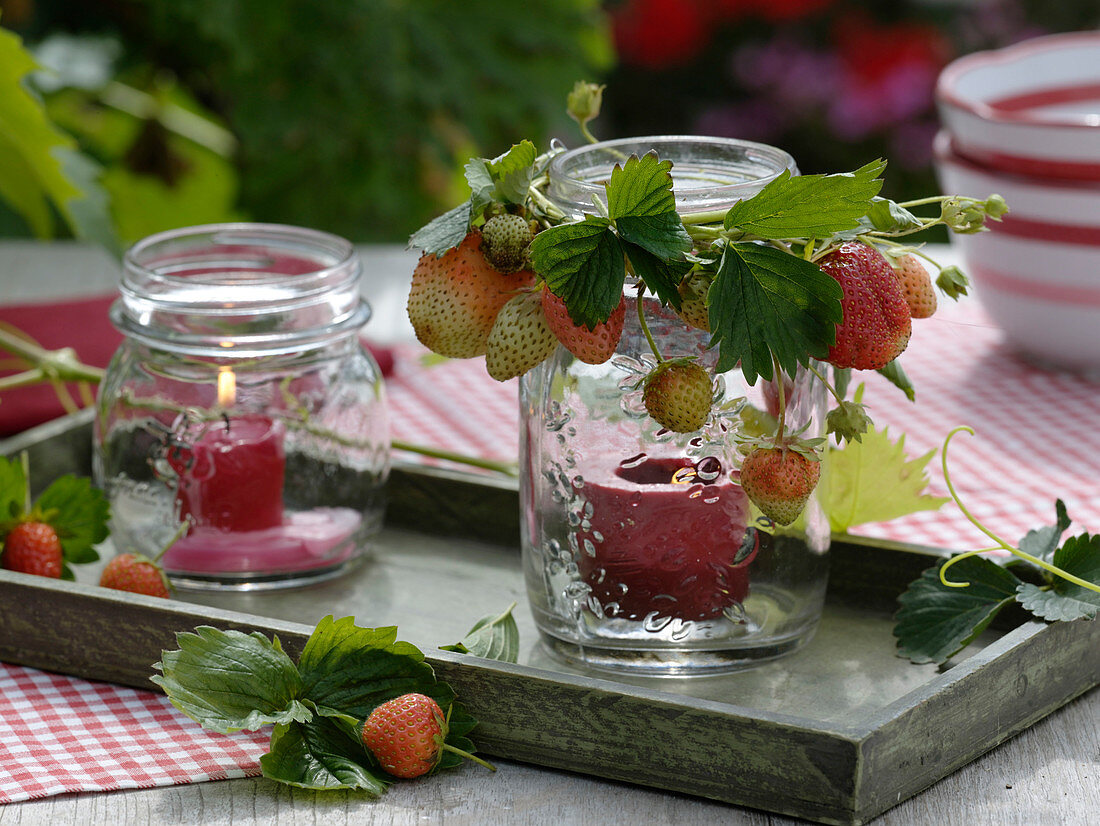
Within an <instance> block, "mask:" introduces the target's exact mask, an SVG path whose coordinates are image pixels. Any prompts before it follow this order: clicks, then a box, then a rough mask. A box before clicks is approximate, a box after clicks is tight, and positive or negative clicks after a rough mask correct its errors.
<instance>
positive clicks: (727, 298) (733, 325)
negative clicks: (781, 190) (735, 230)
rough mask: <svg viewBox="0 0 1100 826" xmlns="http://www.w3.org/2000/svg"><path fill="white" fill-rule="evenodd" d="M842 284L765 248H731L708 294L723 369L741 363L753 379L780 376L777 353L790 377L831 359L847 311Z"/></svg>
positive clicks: (713, 340) (713, 336)
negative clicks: (774, 365)
mask: <svg viewBox="0 0 1100 826" xmlns="http://www.w3.org/2000/svg"><path fill="white" fill-rule="evenodd" d="M841 295H842V291H841V288H840V284H838V283H837V282H836V280H835V279H833V278H832V277H830V276H828V275H826V274H825V273H823V272H822V271H821V269H820V268H819V267H818V266H817V265H816V264H812V263H810V262H809V261H804V260H802V259H801V258H798V257H796V256H794V255H791V254H789V253H786V252H783V251H782V250H778V249H775V248H774V247H770V246H764V245H761V244H752V243H746V244H730V245H729V246H727V247H726V249H725V251H724V252H723V254H722V260H721V263H720V264H719V267H718V275H717V277H716V278H715V280H714V283H713V284H712V285H711V288H710V291H709V292H708V294H707V303H708V305H709V307H710V328H711V344H712V345H714V344H718V345H719V346H720V348H721V350H720V354H719V359H718V367H717V369H718V371H719V372H725V371H726V370H731V369H733V368H734V367H736V366H737V363H738V362H740V363H741V370H742V372H743V373H744V374H745V378H746V380H747V381H748V382H749V383H750V384H752V383H755V381H756V377H757V376H758V375H760V376H763V377H764V378H765V379H769V380H770V379H771V378H772V354H774V355H775V357H776V358H777V359H778V360H779V364H780V366H781V367H782V368H783V369H784V370H785V371H786V372H787V373H788V374H790V375H793V374H794V373H795V370H796V365H798V364H802V365H806V364H808V363H809V360H810V358H824V357H825V355H827V354H828V351H829V346H830V345H831V344H833V342H835V341H836V325H837V324H839V323H840V321H841V318H842V316H843V311H842V309H841V305H840V298H841Z"/></svg>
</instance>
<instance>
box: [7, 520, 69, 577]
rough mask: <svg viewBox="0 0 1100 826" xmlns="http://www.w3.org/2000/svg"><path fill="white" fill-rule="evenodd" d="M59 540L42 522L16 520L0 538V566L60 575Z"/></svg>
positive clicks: (54, 532) (30, 572)
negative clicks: (0, 544)
mask: <svg viewBox="0 0 1100 826" xmlns="http://www.w3.org/2000/svg"><path fill="white" fill-rule="evenodd" d="M61 560H62V553H61V540H60V539H58V538H57V531H55V530H54V529H53V528H51V527H50V526H49V525H47V524H45V523H44V522H20V523H19V524H18V525H16V526H15V527H14V528H12V529H11V531H9V532H8V535H7V538H6V539H5V540H4V552H3V557H2V561H3V566H4V567H5V568H7V569H8V570H9V571H20V572H22V573H24V574H37V575H38V576H48V577H52V578H54V579H60V578H61V571H62V564H61Z"/></svg>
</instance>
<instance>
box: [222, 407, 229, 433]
mask: <svg viewBox="0 0 1100 826" xmlns="http://www.w3.org/2000/svg"><path fill="white" fill-rule="evenodd" d="M222 421H224V422H225V435H226V436H228V435H229V411H227V410H223V411H222Z"/></svg>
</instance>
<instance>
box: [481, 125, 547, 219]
mask: <svg viewBox="0 0 1100 826" xmlns="http://www.w3.org/2000/svg"><path fill="white" fill-rule="evenodd" d="M537 155H538V152H537V151H536V149H535V145H534V144H533V143H531V141H529V140H523V141H520V142H519V143H517V144H513V146H512V148H511V149H509V150H508V151H507V152H505V153H504V154H503V155H501V156H500V157H498V158H494V159H493V160H492V161H490V162H489V165H488V169H489V174H490V176H491V178H492V181H493V184H494V187H495V192H496V195H497V197H498V198H499V200H501V201H502V202H504V203H509V204H524V203H526V201H527V194H528V190H529V189H530V187H531V179H532V178H533V177H534V172H535V166H534V165H535V157H536V156H537Z"/></svg>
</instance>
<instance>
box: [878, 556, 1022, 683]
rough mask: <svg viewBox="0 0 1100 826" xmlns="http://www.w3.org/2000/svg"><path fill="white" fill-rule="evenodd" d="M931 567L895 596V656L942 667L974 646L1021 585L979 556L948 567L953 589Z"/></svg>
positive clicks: (1010, 573) (1012, 576)
mask: <svg viewBox="0 0 1100 826" xmlns="http://www.w3.org/2000/svg"><path fill="white" fill-rule="evenodd" d="M943 564H944V563H943V562H941V563H940V564H939V565H937V566H935V567H933V568H929V569H928V570H926V571H925V572H924V573H922V574H921V575H920V577H919V578H918V579H916V580H914V581H913V582H912V583H910V585H909V588H908V589H907V590H906V591H905V593H903V594H902V595H901V596H900V597H898V602H899V603H901V609H900V610H899V611H898V613H897V615H896V617H895V619H896V620H897V624H896V625H895V627H894V636H895V637H897V639H898V656H901V657H907V658H908V659H910V660H911V661H913V662H914V663H945V662H947V661H948V660H949V659H951V658H952V657H953V656H955V654H957V653H958V652H959V651H961V650H962V649H963V648H965V647H966V646H967V645H969V644H970V643H971V642H973V641H974V640H975V639H976V638H977V636H978V635H979V634H981V633H982V631H984V630H985V629H986V627H988V625H989V623H990V622H992V621H993V618H994V617H995V616H996V615H997V612H998V611H1000V610H1001V609H1002V608H1004V607H1005V606H1006V605H1008V604H1009V603H1010V602H1012V601H1013V600H1014V599H1015V598H1016V589H1017V588H1018V587H1019V586H1020V585H1021V584H1022V583H1021V581H1020V580H1019V578H1017V577H1016V575H1015V574H1013V573H1012V572H1011V571H1009V570H1007V569H1005V568H1003V567H1001V566H1000V565H997V564H996V563H995V562H990V561H989V560H988V559H984V558H982V557H978V556H972V557H967V558H966V559H963V560H960V561H959V562H958V563H956V564H954V565H952V567H951V570H950V571H949V572H948V575H949V577H950V578H951V580H952V581H954V582H969V583H970V584H969V585H967V586H966V587H965V588H954V587H948V586H947V585H944V584H943V583H942V582H941V581H940V573H939V572H940V567H942V565H943Z"/></svg>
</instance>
